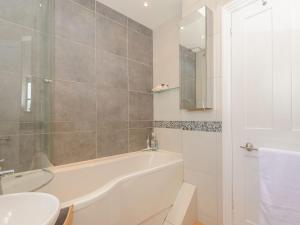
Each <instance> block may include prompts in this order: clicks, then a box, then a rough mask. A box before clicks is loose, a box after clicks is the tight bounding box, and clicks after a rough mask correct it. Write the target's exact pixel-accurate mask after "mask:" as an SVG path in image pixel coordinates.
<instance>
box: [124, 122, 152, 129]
mask: <svg viewBox="0 0 300 225" xmlns="http://www.w3.org/2000/svg"><path fill="white" fill-rule="evenodd" d="M152 127H153V121H129V128H152Z"/></svg>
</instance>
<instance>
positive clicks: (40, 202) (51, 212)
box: [0, 193, 60, 225]
mask: <svg viewBox="0 0 300 225" xmlns="http://www.w3.org/2000/svg"><path fill="white" fill-rule="evenodd" d="M59 210H60V203H59V200H58V199H57V198H56V197H54V196H52V195H49V194H44V193H19V194H11V195H3V196H0V225H54V224H55V222H56V219H57V217H58V215H59Z"/></svg>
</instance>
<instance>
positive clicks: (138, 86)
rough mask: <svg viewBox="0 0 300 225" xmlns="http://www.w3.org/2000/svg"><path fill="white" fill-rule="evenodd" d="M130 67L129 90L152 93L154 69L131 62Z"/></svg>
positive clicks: (129, 62)
mask: <svg viewBox="0 0 300 225" xmlns="http://www.w3.org/2000/svg"><path fill="white" fill-rule="evenodd" d="M128 67H129V68H128V73H129V90H130V91H141V92H148V93H150V92H151V90H152V86H153V71H152V70H153V69H152V67H151V66H147V65H145V64H141V63H138V62H135V61H131V60H129V61H128Z"/></svg>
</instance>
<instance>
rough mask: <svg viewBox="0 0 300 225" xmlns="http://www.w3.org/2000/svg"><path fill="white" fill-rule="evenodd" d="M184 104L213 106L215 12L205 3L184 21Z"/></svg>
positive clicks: (183, 106) (199, 107)
mask: <svg viewBox="0 0 300 225" xmlns="http://www.w3.org/2000/svg"><path fill="white" fill-rule="evenodd" d="M179 29H180V46H179V49H180V108H181V109H186V110H205V109H212V108H213V93H214V90H213V89H214V83H213V79H212V78H213V13H212V11H211V10H210V9H209V8H208V7H206V6H204V7H201V8H199V9H198V10H197V11H195V12H193V13H191V14H190V15H188V16H186V17H184V18H183V19H182V21H181V23H180V28H179Z"/></svg>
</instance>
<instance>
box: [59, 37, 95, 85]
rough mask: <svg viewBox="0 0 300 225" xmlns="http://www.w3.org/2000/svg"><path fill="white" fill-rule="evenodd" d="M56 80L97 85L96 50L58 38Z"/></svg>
mask: <svg viewBox="0 0 300 225" xmlns="http://www.w3.org/2000/svg"><path fill="white" fill-rule="evenodd" d="M55 79H60V80H70V81H77V82H88V83H95V81H96V76H95V50H94V49H93V48H89V47H87V46H85V45H81V44H77V43H74V42H71V41H69V40H65V39H62V38H56V39H55Z"/></svg>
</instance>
